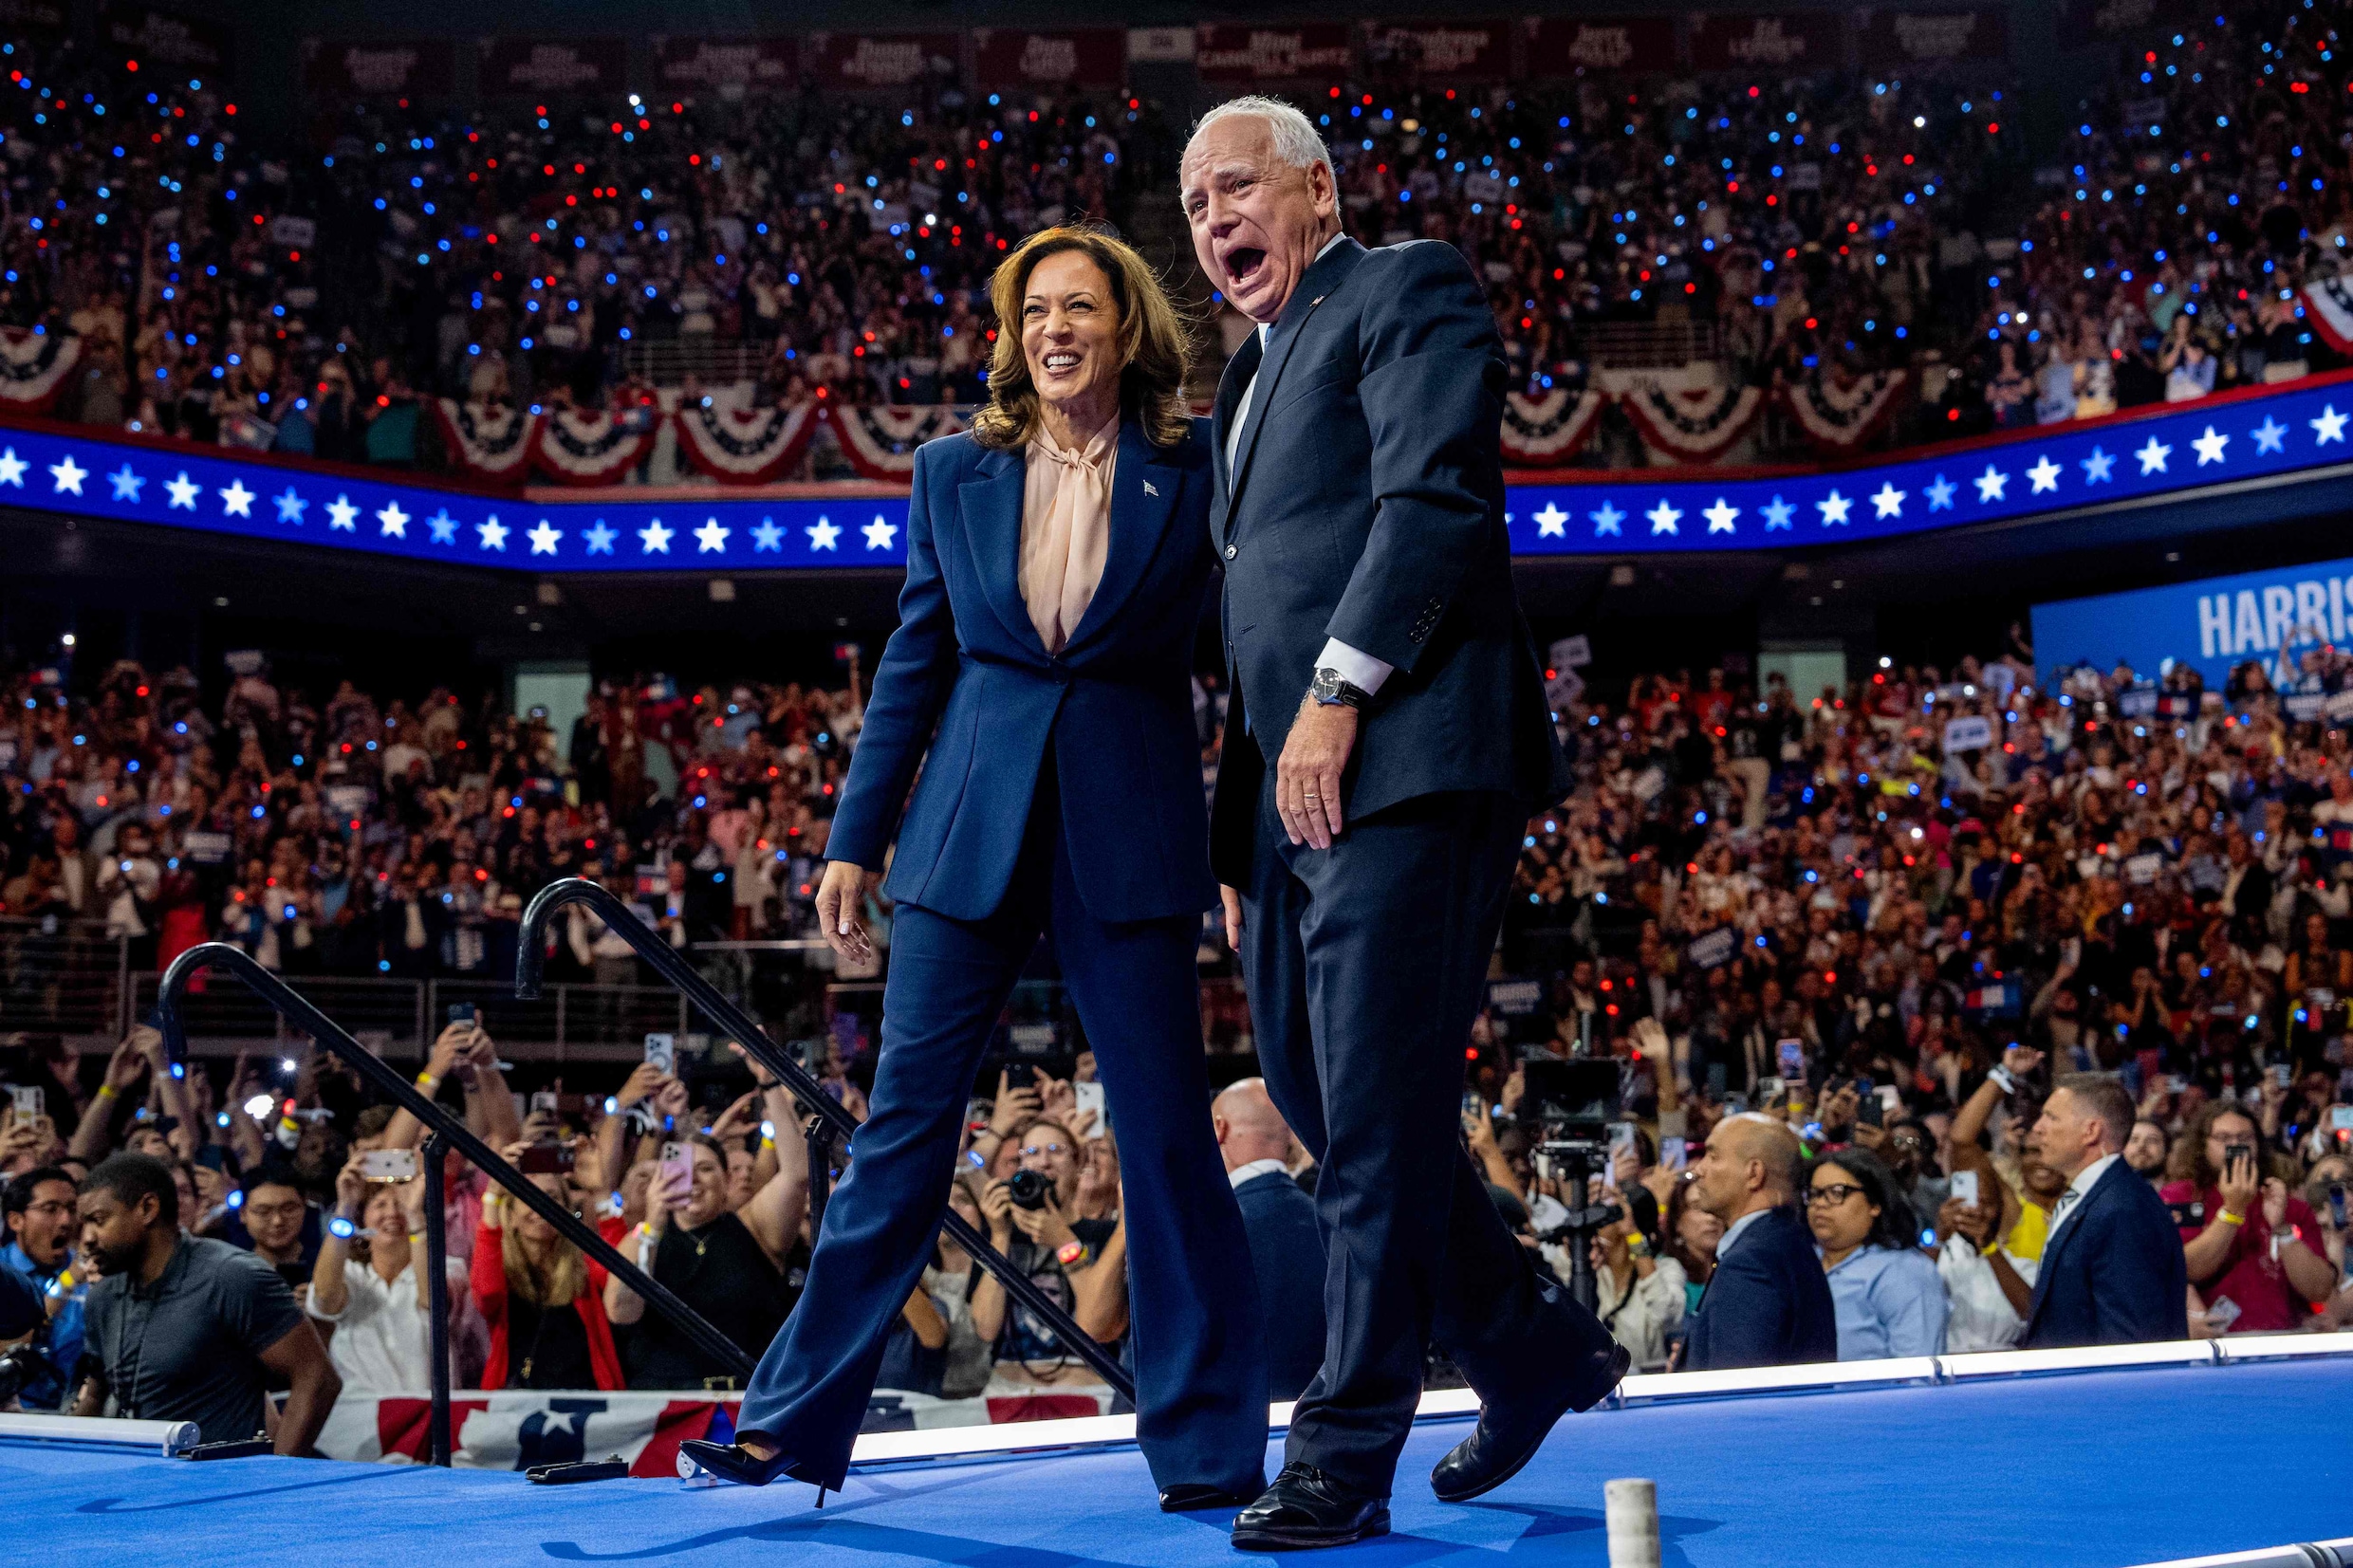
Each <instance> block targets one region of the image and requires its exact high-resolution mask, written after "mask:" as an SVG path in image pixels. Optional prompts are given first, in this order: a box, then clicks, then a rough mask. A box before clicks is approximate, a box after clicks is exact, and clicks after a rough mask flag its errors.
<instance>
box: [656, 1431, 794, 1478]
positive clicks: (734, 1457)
mask: <svg viewBox="0 0 2353 1568" xmlns="http://www.w3.org/2000/svg"><path fill="white" fill-rule="evenodd" d="M678 1452H679V1453H680V1454H682V1455H684V1456H685V1457H686V1458H688V1459H691V1460H693V1461H694V1462H695V1464H696V1465H697V1466H699V1467H702V1468H703V1469H705V1470H708V1471H710V1472H711V1473H712V1474H713V1475H715V1476H717V1477H718V1478H719V1479H720V1480H721V1481H732V1482H733V1483H735V1485H738V1486H765V1485H768V1484H769V1482H771V1481H773V1480H775V1479H776V1478H777V1477H778V1476H780V1475H783V1474H784V1473H785V1471H786V1470H787V1468H789V1467H790V1466H791V1464H792V1461H791V1460H790V1459H788V1458H787V1457H786V1456H785V1454H784V1453H783V1451H782V1450H779V1451H778V1452H777V1453H776V1454H775V1455H774V1456H773V1457H771V1458H768V1459H762V1458H760V1457H759V1456H758V1455H757V1454H754V1453H753V1452H751V1451H750V1449H749V1448H743V1447H741V1446H740V1445H738V1444H734V1443H712V1442H707V1441H705V1440H704V1439H702V1438H699V1437H690V1438H688V1439H686V1440H685V1441H684V1442H682V1443H680V1444H679V1445H678Z"/></svg>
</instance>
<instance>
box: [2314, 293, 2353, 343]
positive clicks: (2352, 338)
mask: <svg viewBox="0 0 2353 1568" xmlns="http://www.w3.org/2000/svg"><path fill="white" fill-rule="evenodd" d="M2304 306H2305V309H2304V318H2305V320H2306V321H2308V322H2310V323H2312V325H2313V327H2314V328H2315V329H2316V330H2318V331H2319V333H2320V335H2321V336H2322V338H2324V339H2325V340H2326V341H2327V343H2328V346H2329V347H2331V348H2333V349H2335V350H2336V351H2337V352H2338V353H2340V354H2353V284H2348V283H2347V282H2346V280H2344V278H2327V279H2325V280H2323V281H2322V282H2320V283H2313V284H2307V285H2305V286H2304Z"/></svg>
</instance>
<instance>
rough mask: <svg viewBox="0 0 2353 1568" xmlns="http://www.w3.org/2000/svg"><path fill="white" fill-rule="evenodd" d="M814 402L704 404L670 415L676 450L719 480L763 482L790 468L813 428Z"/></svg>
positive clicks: (728, 481)
mask: <svg viewBox="0 0 2353 1568" xmlns="http://www.w3.org/2000/svg"><path fill="white" fill-rule="evenodd" d="M818 407H819V405H818V404H816V403H795V404H793V405H792V406H791V407H789V408H762V409H732V408H704V407H702V406H701V405H700V404H695V405H692V406H690V407H687V408H682V409H680V410H678V412H677V413H676V415H673V416H672V417H673V420H674V421H675V426H676V430H677V433H678V451H679V452H681V453H683V454H684V455H685V457H686V460H687V461H688V462H690V463H692V464H694V465H695V468H696V469H697V470H700V471H702V472H703V473H706V474H709V475H710V476H711V477H712V478H713V479H715V480H717V481H718V482H719V483H720V484H722V485H765V484H767V483H769V481H770V480H773V479H775V478H776V477H777V476H778V475H779V474H782V473H785V472H787V470H791V469H792V468H793V467H794V466H795V465H797V464H798V463H799V462H800V461H801V457H802V454H803V453H805V452H807V451H808V444H809V437H810V436H811V435H813V434H816V432H817V410H818Z"/></svg>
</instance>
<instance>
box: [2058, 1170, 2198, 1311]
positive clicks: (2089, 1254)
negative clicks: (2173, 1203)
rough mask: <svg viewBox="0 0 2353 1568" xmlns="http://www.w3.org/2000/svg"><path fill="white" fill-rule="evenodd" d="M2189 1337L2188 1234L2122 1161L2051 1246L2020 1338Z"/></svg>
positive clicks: (2078, 1208) (2107, 1173) (2104, 1177)
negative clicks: (2183, 1243)
mask: <svg viewBox="0 0 2353 1568" xmlns="http://www.w3.org/2000/svg"><path fill="white" fill-rule="evenodd" d="M2188 1337H2190V1274H2189V1264H2188V1262H2187V1261H2186V1260H2185V1259H2184V1258H2183V1257H2182V1254H2181V1232H2180V1231H2179V1230H2178V1229H2177V1228H2175V1227H2174V1222H2173V1215H2172V1212H2171V1211H2170V1210H2169V1209H2167V1208H2166V1207H2165V1201H2164V1200H2163V1199H2162V1198H2160V1197H2158V1195H2157V1191H2156V1190H2155V1189H2153V1188H2152V1187H2150V1186H2149V1184H2148V1183H2147V1182H2145V1181H2143V1180H2141V1178H2140V1175H2139V1174H2138V1173H2136V1172H2135V1171H2133V1169H2132V1167H2130V1166H2128V1165H2126V1164H2125V1163H2124V1162H2123V1161H2122V1160H2121V1159H2120V1160H2118V1161H2117V1162H2116V1163H2115V1164H2114V1165H2111V1166H2109V1167H2108V1168H2107V1170H2106V1171H2103V1172H2102V1174H2101V1177H2100V1179H2099V1180H2098V1181H2096V1182H2094V1183H2092V1186H2091V1190H2090V1191H2088V1192H2086V1193H2084V1196H2083V1198H2082V1200H2081V1201H2080V1202H2079V1203H2078V1204H2077V1205H2076V1212H2074V1213H2071V1214H2069V1215H2068V1216H2067V1217H2066V1223H2065V1224H2063V1225H2061V1226H2060V1227H2059V1228H2058V1229H2057V1230H2056V1231H2055V1232H2053V1234H2052V1235H2051V1238H2050V1240H2049V1241H2048V1242H2047V1243H2045V1244H2044V1246H2043V1262H2042V1267H2041V1271H2040V1272H2039V1273H2037V1274H2036V1275H2035V1276H2034V1301H2033V1303H2032V1304H2031V1305H2030V1306H2029V1307H2028V1309H2027V1328H2026V1334H2025V1335H2024V1336H2023V1337H2021V1338H2020V1339H2019V1341H2018V1342H2019V1344H2020V1345H2021V1346H2022V1347H2024V1348H2026V1349H2028V1350H2051V1349H2055V1348H2058V1347H2060V1346H2068V1345H2126V1344H2142V1343H2149V1342H2153V1341H2157V1340H2162V1339H2187V1338H2188Z"/></svg>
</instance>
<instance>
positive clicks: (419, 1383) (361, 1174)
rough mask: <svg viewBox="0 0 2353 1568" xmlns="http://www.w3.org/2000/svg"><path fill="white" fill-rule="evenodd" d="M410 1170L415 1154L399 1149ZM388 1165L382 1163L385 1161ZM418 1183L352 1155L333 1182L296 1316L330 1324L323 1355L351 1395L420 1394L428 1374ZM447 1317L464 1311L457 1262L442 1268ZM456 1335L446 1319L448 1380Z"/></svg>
mask: <svg viewBox="0 0 2353 1568" xmlns="http://www.w3.org/2000/svg"><path fill="white" fill-rule="evenodd" d="M380 1153H387V1154H390V1153H401V1154H408V1155H409V1161H408V1164H409V1166H410V1168H411V1171H412V1172H414V1169H415V1166H416V1155H415V1154H414V1153H412V1152H411V1151H408V1150H405V1149H403V1150H398V1151H391V1150H387V1151H381V1152H380ZM386 1163H388V1162H386ZM424 1264H425V1184H424V1181H423V1180H422V1179H421V1178H419V1177H417V1176H416V1175H414V1174H413V1173H412V1175H411V1176H410V1177H409V1179H407V1180H402V1181H386V1180H382V1179H380V1178H378V1177H375V1176H373V1175H371V1174H370V1160H369V1155H367V1154H365V1153H358V1154H354V1155H352V1156H351V1158H350V1159H349V1160H347V1161H345V1162H344V1164H343V1170H342V1171H338V1172H337V1173H336V1176H335V1211H334V1213H333V1214H332V1215H330V1216H329V1217H328V1219H327V1223H326V1235H325V1237H324V1239H323V1240H322V1241H321V1242H320V1244H319V1261H318V1263H317V1264H315V1265H314V1266H313V1267H312V1269H311V1275H310V1295H309V1298H308V1300H307V1301H306V1302H305V1303H304V1307H305V1310H306V1311H307V1312H308V1313H309V1314H310V1316H311V1318H312V1319H315V1320H316V1321H318V1322H321V1323H327V1324H332V1325H333V1328H332V1330H331V1331H322V1332H327V1333H329V1336H330V1337H328V1339H327V1344H326V1351H327V1356H328V1358H329V1359H330V1360H332V1361H333V1362H334V1363H335V1370H336V1372H337V1373H338V1374H341V1375H342V1377H343V1387H344V1388H345V1389H346V1390H348V1391H350V1392H352V1393H400V1392H402V1391H407V1390H415V1389H421V1388H424V1387H425V1386H426V1385H427V1384H428V1383H429V1382H430V1381H431V1380H432V1376H433V1318H432V1312H433V1292H432V1276H431V1275H429V1274H428V1273H427V1272H426V1271H425V1266H424ZM447 1267H448V1269H449V1272H450V1279H449V1291H450V1309H451V1317H452V1318H453V1319H456V1318H457V1317H458V1316H459V1315H460V1314H461V1313H463V1312H466V1311H469V1310H471V1308H470V1305H469V1301H470V1298H469V1295H468V1292H467V1289H466V1265H465V1264H463V1263H462V1262H460V1261H458V1260H457V1259H454V1258H453V1259H450V1260H448V1262H447ZM463 1340H464V1336H463V1334H462V1333H460V1332H459V1330H458V1329H457V1327H456V1326H455V1324H454V1323H453V1325H452V1328H451V1332H450V1347H451V1350H452V1357H451V1359H452V1363H453V1364H452V1366H451V1372H450V1376H451V1382H452V1384H453V1385H454V1384H455V1383H456V1381H457V1372H456V1367H455V1364H454V1363H455V1350H456V1347H457V1346H458V1345H459V1344H461V1343H462V1342H463Z"/></svg>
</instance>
